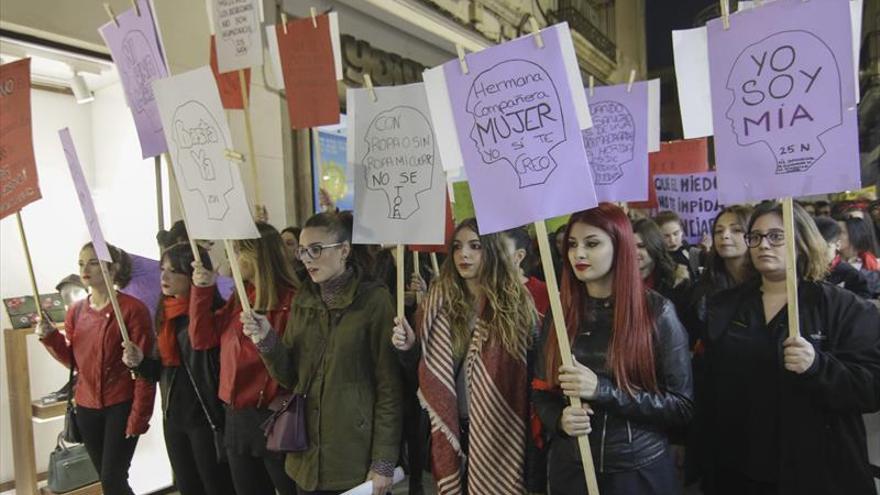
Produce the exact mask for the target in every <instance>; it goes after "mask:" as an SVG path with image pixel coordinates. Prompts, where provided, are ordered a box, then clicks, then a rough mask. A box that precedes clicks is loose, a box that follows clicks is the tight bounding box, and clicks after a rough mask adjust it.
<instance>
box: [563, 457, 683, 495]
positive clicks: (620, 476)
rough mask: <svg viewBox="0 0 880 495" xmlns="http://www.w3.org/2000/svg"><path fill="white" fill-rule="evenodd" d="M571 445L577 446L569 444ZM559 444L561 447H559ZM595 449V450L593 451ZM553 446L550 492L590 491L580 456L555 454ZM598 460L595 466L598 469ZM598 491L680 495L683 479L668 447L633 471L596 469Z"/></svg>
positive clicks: (610, 494) (609, 494) (619, 494)
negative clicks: (563, 456)
mask: <svg viewBox="0 0 880 495" xmlns="http://www.w3.org/2000/svg"><path fill="white" fill-rule="evenodd" d="M566 447H568V448H576V447H574V445H567V446H566ZM557 448H558V447H557ZM594 452H595V451H594ZM555 457H557V456H554V452H553V451H552V450H551V453H550V458H549V460H548V464H549V468H550V494H551V495H575V494H577V495H582V494H584V493H586V491H587V482H586V480H585V479H584V468H583V466H582V465H581V462H580V456H566V458H565V460H562V459H558V458H555ZM598 466H599V465H598V463H596V468H597V469H598ZM596 476H597V481H598V482H599V492H600V493H601V494H602V495H678V494H680V493H681V482H679V481H678V479H677V478H676V475H675V466H674V464H673V462H672V455H670V453H669V450H668V449H667V451H666V452H665V453H664V454H663V455H661V456H660V457H659V458H658V459H656V460H655V461H654V462H652V463H650V464H648V465H647V466H643V467H641V468H639V469H636V470H633V471H622V472H617V473H596Z"/></svg>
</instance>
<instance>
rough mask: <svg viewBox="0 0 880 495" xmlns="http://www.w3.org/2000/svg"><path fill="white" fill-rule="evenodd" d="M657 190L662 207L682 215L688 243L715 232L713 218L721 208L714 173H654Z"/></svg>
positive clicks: (660, 206)
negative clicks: (713, 230)
mask: <svg viewBox="0 0 880 495" xmlns="http://www.w3.org/2000/svg"><path fill="white" fill-rule="evenodd" d="M654 189H655V190H656V191H657V202H658V204H659V209H660V210H670V211H674V212H675V213H677V214H678V216H679V218H681V226H682V232H683V234H684V237H685V238H686V239H687V240H688V242H690V243H691V244H696V243H698V242H700V240H701V239H702V237H703V235H705V234H709V235H710V236H711V235H712V221H713V220H714V219H715V215H717V214H718V212H719V211H721V204H720V203H719V202H718V180H717V178H716V177H715V172H701V173H697V174H675V175H667V174H660V175H655V176H654Z"/></svg>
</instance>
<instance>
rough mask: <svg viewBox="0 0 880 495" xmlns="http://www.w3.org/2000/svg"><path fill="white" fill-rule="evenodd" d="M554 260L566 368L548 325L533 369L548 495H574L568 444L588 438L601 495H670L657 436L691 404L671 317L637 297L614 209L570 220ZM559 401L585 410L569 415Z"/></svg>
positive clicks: (650, 295) (628, 246)
mask: <svg viewBox="0 0 880 495" xmlns="http://www.w3.org/2000/svg"><path fill="white" fill-rule="evenodd" d="M564 252H565V253H566V254H567V263H566V264H565V265H564V267H563V271H562V283H561V285H562V286H561V291H560V292H561V294H560V296H561V299H562V305H563V308H564V310H565V315H566V326H567V328H568V333H569V338H570V340H571V348H572V352H573V354H574V356H573V357H574V358H575V361H574V364H573V366H560V363H561V358H560V356H559V346H558V344H557V341H556V332H554V331H553V330H551V329H549V325H551V324H552V318H550V317H548V318H546V319H545V325H547V326H548V329H545V331H544V335H546V336H547V338H546V341H545V343H544V347H543V351H542V352H541V354H539V360H538V362H537V364H536V367H535V375H536V378H537V379H538V380H540V381H542V382H543V383H542V384H543V387H541V388H542V390H536V392H535V398H534V400H535V405H536V408H537V410H538V415H539V416H540V417H541V421H542V423H543V424H544V428H545V429H546V430H547V432H548V434H549V436H550V452H549V477H550V492H551V493H552V494H553V495H558V494H582V493H584V484H585V482H584V471H583V467H582V465H581V459H580V453H579V451H578V444H577V438H576V437H578V436H582V435H589V438H590V443H591V445H592V452H593V456H594V457H595V459H594V463H595V466H596V470H597V475H598V481H599V489H600V492H601V493H602V495H618V494H619V495H630V494H635V493H638V494H639V495H652V494H656V495H670V494H675V493H679V492H680V488H679V486H680V485H679V481H678V480H677V479H676V476H675V471H674V467H673V462H672V456H671V454H670V448H669V441H668V438H667V431H668V430H669V429H671V428H674V427H681V426H683V425H685V424H687V422H688V421H689V420H690V418H691V415H692V413H693V403H692V400H691V396H692V390H691V389H692V378H691V363H690V353H689V352H688V340H687V334H686V333H685V330H684V328H682V325H681V323H679V321H678V318H677V317H676V315H675V308H674V307H673V305H672V303H670V302H669V301H668V300H667V299H665V298H663V297H662V296H660V295H658V294H657V293H655V292H653V291H651V290H647V291H646V290H644V289H643V285H642V280H641V275H640V274H639V265H638V261H637V258H636V245H635V239H634V235H633V231H632V227H631V226H630V223H629V220H628V219H627V217H626V214H625V213H624V212H623V210H622V209H620V208H618V207H617V206H614V205H612V204H610V203H602V204H600V205H599V206H598V207H596V208H593V209H590V210H586V211H583V212H580V213H575V214H574V215H572V216H571V219H570V220H569V223H568V227H567V234H566V236H565V245H564ZM539 383H540V382H539ZM536 388H538V387H536ZM566 396H569V397H580V398H581V399H582V400H586V401H589V406H587V405H585V406H584V407H583V408H574V407H571V406H569V405H568V401H567V400H566Z"/></svg>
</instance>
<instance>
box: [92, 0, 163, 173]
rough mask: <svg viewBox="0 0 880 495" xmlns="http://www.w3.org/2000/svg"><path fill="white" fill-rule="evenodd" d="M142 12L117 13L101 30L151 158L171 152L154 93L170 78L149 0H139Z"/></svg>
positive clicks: (144, 151) (144, 148)
mask: <svg viewBox="0 0 880 495" xmlns="http://www.w3.org/2000/svg"><path fill="white" fill-rule="evenodd" d="M138 7H139V9H140V15H138V13H137V12H135V10H134V9H133V8H132V9H129V10H126V11H125V12H123V13H122V14H119V15H117V16H116V20H117V21H118V22H119V25H118V26H117V25H116V23H115V22H113V21H110V22H108V23H107V24H104V25H103V26H101V28H100V29H98V32H100V33H101V37H103V38H104V43H105V44H106V45H107V48H109V49H110V55H111V56H112V57H113V63H115V64H116V68H117V70H118V71H119V79H120V80H121V82H122V87H123V89H124V90H125V101H126V102H127V103H128V107H129V109H131V116H132V117H133V118H134V125H135V128H137V133H138V139H139V140H140V143H141V155H142V156H143V158H149V157H151V156H156V155H158V154H161V153H164V152H165V151H168V147H167V145H166V144H165V135H164V134H162V119H161V118H160V117H159V109H158V108H157V107H156V99H155V98H154V96H153V86H152V84H153V81H155V80H157V79H162V78H164V77H168V69H167V68H166V67H165V61H164V59H163V58H162V52H161V48H160V42H159V36H158V34H157V31H156V26H155V25H154V24H153V12H152V11H151V10H150V3H149V2H148V1H147V0H138Z"/></svg>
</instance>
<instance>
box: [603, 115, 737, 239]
mask: <svg viewBox="0 0 880 495" xmlns="http://www.w3.org/2000/svg"><path fill="white" fill-rule="evenodd" d="M594 118H595V117H594ZM654 189H655V190H656V191H657V203H658V204H659V206H660V209H661V210H670V211H674V212H676V213H678V216H679V218H681V226H682V232H683V233H684V237H685V238H686V239H687V240H688V242H690V243H691V244H696V243H698V242H700V240H701V238H702V237H703V236H704V235H705V234H709V235H712V220H714V219H715V215H717V214H718V212H719V211H720V210H721V204H720V203H719V202H718V181H717V178H716V177H715V172H701V173H698V174H658V175H655V176H654Z"/></svg>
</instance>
